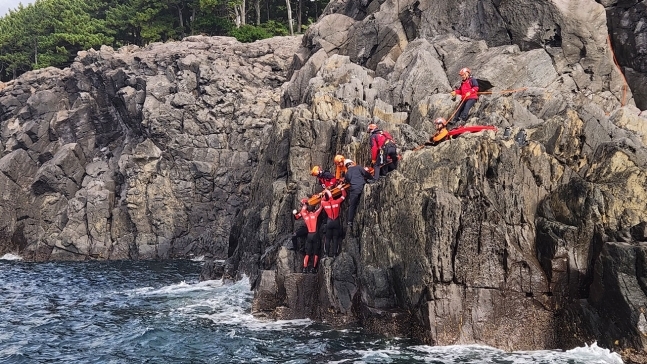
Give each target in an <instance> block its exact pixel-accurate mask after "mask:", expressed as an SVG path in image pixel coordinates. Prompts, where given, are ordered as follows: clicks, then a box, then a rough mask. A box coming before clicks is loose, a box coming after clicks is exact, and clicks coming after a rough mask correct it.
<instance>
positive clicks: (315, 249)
mask: <svg viewBox="0 0 647 364" xmlns="http://www.w3.org/2000/svg"><path fill="white" fill-rule="evenodd" d="M321 210H323V207H322V206H321V205H319V208H318V209H316V210H315V208H314V206H308V207H307V209H306V211H304V212H302V213H301V217H302V218H303V221H304V222H305V223H306V227H307V228H308V237H307V238H306V256H305V257H303V273H308V272H310V273H316V272H317V263H318V262H319V250H320V249H321V247H320V240H319V234H318V233H317V219H318V217H319V214H320V213H321ZM310 263H312V264H311V265H312V266H310Z"/></svg>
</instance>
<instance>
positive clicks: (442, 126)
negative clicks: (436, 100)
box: [425, 118, 449, 145]
mask: <svg viewBox="0 0 647 364" xmlns="http://www.w3.org/2000/svg"><path fill="white" fill-rule="evenodd" d="M434 126H435V127H436V134H434V135H433V136H432V137H431V138H429V141H428V142H427V143H425V145H436V144H438V143H440V142H442V141H443V140H447V139H449V131H447V120H445V119H444V118H438V119H436V120H434Z"/></svg>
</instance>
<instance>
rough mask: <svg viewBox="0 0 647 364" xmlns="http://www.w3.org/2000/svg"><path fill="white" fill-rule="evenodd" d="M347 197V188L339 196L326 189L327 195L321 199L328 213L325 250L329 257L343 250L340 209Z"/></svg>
mask: <svg viewBox="0 0 647 364" xmlns="http://www.w3.org/2000/svg"><path fill="white" fill-rule="evenodd" d="M345 198H346V190H341V196H340V197H339V198H333V196H332V193H331V192H330V191H328V190H326V195H325V196H324V199H323V200H322V201H321V206H323V208H324V211H325V212H326V215H328V222H327V223H326V248H325V251H326V253H327V254H328V256H329V257H336V256H337V255H339V252H340V251H341V244H340V241H341V236H342V231H341V222H340V220H341V219H340V218H339V211H340V210H341V203H342V202H343V201H344V199H345Z"/></svg>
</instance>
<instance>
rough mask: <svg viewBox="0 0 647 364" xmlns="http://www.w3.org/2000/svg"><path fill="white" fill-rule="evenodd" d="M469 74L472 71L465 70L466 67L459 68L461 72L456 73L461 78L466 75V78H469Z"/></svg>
mask: <svg viewBox="0 0 647 364" xmlns="http://www.w3.org/2000/svg"><path fill="white" fill-rule="evenodd" d="M471 74H472V71H470V69H469V68H467V67H464V68H461V70H460V71H458V75H459V76H463V75H467V76H469V75H471Z"/></svg>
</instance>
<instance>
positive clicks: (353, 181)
mask: <svg viewBox="0 0 647 364" xmlns="http://www.w3.org/2000/svg"><path fill="white" fill-rule="evenodd" d="M344 165H345V166H346V168H348V171H347V172H346V183H349V184H350V187H349V188H348V190H349V192H348V227H350V228H352V227H353V220H354V219H355V212H356V211H357V205H359V198H360V197H362V192H364V185H365V184H366V181H370V182H374V181H375V180H374V179H373V176H371V174H370V173H368V172H367V171H366V170H365V169H364V167H362V166H358V165H356V164H355V162H353V161H352V160H350V159H346V160H345V161H344Z"/></svg>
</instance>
